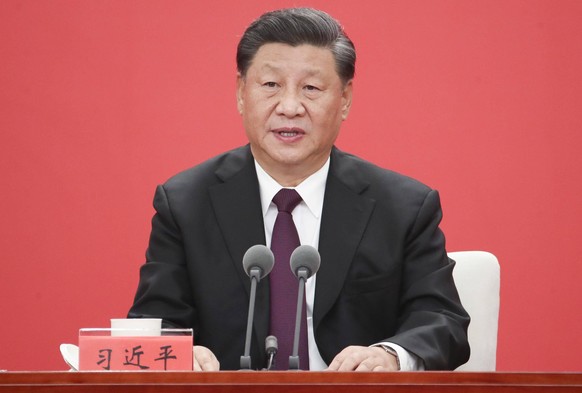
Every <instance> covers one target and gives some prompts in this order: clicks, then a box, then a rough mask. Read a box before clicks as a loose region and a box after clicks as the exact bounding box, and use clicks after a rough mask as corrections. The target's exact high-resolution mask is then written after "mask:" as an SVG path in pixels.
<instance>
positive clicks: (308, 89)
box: [305, 85, 319, 91]
mask: <svg viewBox="0 0 582 393" xmlns="http://www.w3.org/2000/svg"><path fill="white" fill-rule="evenodd" d="M305 90H307V91H318V90H319V89H318V88H317V87H315V86H313V85H307V86H305Z"/></svg>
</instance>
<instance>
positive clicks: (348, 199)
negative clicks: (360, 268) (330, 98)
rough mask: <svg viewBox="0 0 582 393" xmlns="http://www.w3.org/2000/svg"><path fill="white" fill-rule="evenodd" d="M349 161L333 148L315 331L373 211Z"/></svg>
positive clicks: (321, 241)
mask: <svg viewBox="0 0 582 393" xmlns="http://www.w3.org/2000/svg"><path fill="white" fill-rule="evenodd" d="M351 160H352V158H351V157H350V156H348V155H346V154H345V153H342V152H340V151H338V150H337V149H335V148H334V150H333V151H332V156H331V165H330V171H329V175H328V178H327V183H326V190H325V197H324V204H323V212H322V217H321V229H320V236H319V253H320V255H321V267H320V269H319V271H318V272H317V278H316V288H315V303H314V311H313V324H314V329H315V330H317V327H318V325H319V323H320V322H321V320H322V319H323V318H324V317H325V315H326V314H327V312H328V311H329V310H330V309H331V307H332V306H333V304H334V303H335V301H336V299H337V297H338V295H339V294H340V291H341V289H342V287H343V285H344V281H345V279H346V275H347V273H348V270H349V268H350V265H351V263H352V260H353V258H354V255H355V252H356V249H357V247H358V244H359V243H360V240H361V238H362V235H363V233H364V230H365V228H366V225H367V223H368V220H369V218H370V214H371V213H372V211H373V209H374V204H375V201H374V200H373V199H370V198H367V197H365V196H362V195H361V193H362V192H363V191H364V190H365V189H366V188H367V187H368V183H367V182H366V181H364V180H362V179H361V174H360V173H358V172H357V169H356V168H355V167H354V166H353V165H351V164H350V161H351Z"/></svg>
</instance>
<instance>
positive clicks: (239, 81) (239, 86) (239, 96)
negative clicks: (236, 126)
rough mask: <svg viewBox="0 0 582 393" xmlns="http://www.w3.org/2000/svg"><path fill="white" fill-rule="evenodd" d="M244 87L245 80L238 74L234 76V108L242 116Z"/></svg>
mask: <svg viewBox="0 0 582 393" xmlns="http://www.w3.org/2000/svg"><path fill="white" fill-rule="evenodd" d="M244 87H245V78H244V77H243V76H242V75H241V74H240V72H238V73H237V74H236V108H237V109H238V113H240V114H241V115H242V114H243V109H244V101H243V90H244Z"/></svg>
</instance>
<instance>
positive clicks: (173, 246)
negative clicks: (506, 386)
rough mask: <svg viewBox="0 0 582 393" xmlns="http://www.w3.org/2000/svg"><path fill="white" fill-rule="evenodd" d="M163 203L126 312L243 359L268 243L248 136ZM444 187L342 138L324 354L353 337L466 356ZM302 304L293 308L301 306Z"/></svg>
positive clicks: (258, 328) (324, 265) (264, 313)
mask: <svg viewBox="0 0 582 393" xmlns="http://www.w3.org/2000/svg"><path fill="white" fill-rule="evenodd" d="M154 207H155V209H156V214H155V216H154V218H153V220H152V232H151V237H150V243H149V247H148V250H147V253H146V259H147V262H146V263H145V264H144V265H143V266H142V268H141V271H140V283H139V287H138V289H137V294H136V297H135V302H134V304H133V306H132V308H131V310H130V312H129V317H161V318H163V319H164V321H165V324H167V325H169V326H179V327H192V328H193V329H194V332H195V337H194V341H195V344H200V345H204V346H207V347H209V348H210V349H211V350H212V351H213V352H214V354H215V355H216V356H217V358H218V360H219V361H220V364H221V368H222V369H238V368H239V359H240V355H242V354H243V350H244V337H245V330H246V320H247V310H248V301H249V300H248V299H249V290H250V282H249V278H248V276H247V275H246V274H245V272H244V270H243V267H242V258H243V255H244V253H245V252H246V251H247V249H248V248H249V247H251V246H253V245H255V244H265V232H264V225H263V219H262V217H263V216H262V211H261V202H260V197H259V186H258V180H257V175H256V172H255V167H254V161H253V157H252V155H251V153H250V148H249V147H248V146H245V147H241V148H238V149H236V150H233V151H230V152H227V153H224V154H222V155H220V156H218V157H215V158H213V159H211V160H208V161H206V162H204V163H202V164H200V165H198V166H196V167H194V168H191V169H189V170H186V171H184V172H182V173H180V174H178V175H176V176H174V177H173V178H171V179H170V180H168V181H167V182H166V183H165V184H164V185H162V186H159V187H158V188H157V191H156V195H155V198H154ZM440 220H441V208H440V201H439V196H438V193H437V192H436V191H434V190H431V189H430V188H428V187H426V186H424V185H422V184H420V183H419V182H417V181H415V180H412V179H410V178H408V177H405V176H402V175H399V174H396V173H394V172H391V171H388V170H385V169H381V168H379V167H377V166H375V165H373V164H370V163H368V162H366V161H363V160H361V159H359V158H357V157H354V156H352V155H348V154H346V153H343V152H341V151H339V150H338V149H336V148H334V149H333V151H332V154H331V164H330V170H329V175H328V179H327V183H326V191H325V198H324V207H323V213H322V219H321V230H320V240H319V252H320V254H321V267H320V269H319V272H318V273H317V284H316V290H315V303H314V311H313V318H314V321H313V322H314V329H315V339H316V342H317V345H318V348H319V351H320V353H321V355H322V357H323V359H324V360H325V361H326V362H327V363H328V364H329V362H331V360H332V359H333V357H334V356H335V355H336V354H337V353H339V352H340V351H341V350H342V349H343V348H345V347H347V346H349V345H371V344H373V343H376V342H380V341H390V342H394V343H396V344H399V345H401V346H402V347H404V348H406V349H407V350H408V351H410V352H412V353H414V354H416V355H418V356H419V357H420V358H421V359H423V361H424V363H425V367H426V368H427V369H453V368H455V367H457V366H459V365H460V364H462V363H464V362H466V361H467V359H468V357H469V345H468V343H467V334H466V332H467V326H468V324H469V317H468V315H467V313H466V312H465V310H464V309H463V308H462V306H461V304H460V301H459V297H458V294H457V291H456V288H455V285H454V282H453V279H452V275H451V273H452V270H453V266H454V262H453V261H451V260H449V259H448V257H447V255H446V251H445V238H444V236H443V234H442V232H441V231H440V229H439V228H438V225H439V222H440ZM293 312H294V310H293ZM268 334H269V280H267V279H264V280H261V282H260V283H259V285H258V292H257V303H256V313H255V320H254V335H253V342H252V346H251V348H252V352H251V356H252V359H253V366H254V367H256V368H261V367H263V366H264V362H265V355H264V339H265V337H266V336H267V335H268Z"/></svg>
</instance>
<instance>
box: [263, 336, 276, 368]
mask: <svg viewBox="0 0 582 393" xmlns="http://www.w3.org/2000/svg"><path fill="white" fill-rule="evenodd" d="M278 349H279V345H278V343H277V337H275V336H267V338H265V351H266V352H267V356H268V358H269V359H268V363H267V371H269V370H270V369H271V367H273V365H274V364H275V355H276V354H277V350H278Z"/></svg>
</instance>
